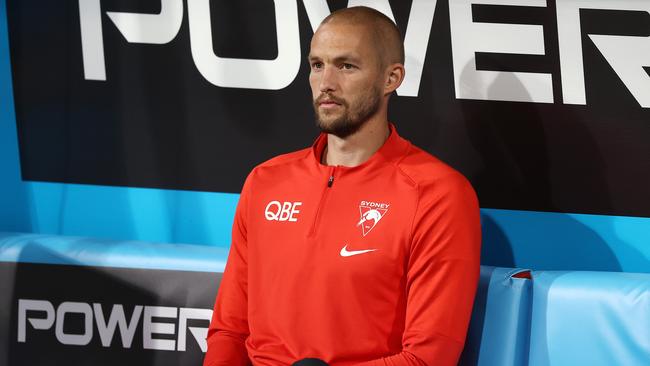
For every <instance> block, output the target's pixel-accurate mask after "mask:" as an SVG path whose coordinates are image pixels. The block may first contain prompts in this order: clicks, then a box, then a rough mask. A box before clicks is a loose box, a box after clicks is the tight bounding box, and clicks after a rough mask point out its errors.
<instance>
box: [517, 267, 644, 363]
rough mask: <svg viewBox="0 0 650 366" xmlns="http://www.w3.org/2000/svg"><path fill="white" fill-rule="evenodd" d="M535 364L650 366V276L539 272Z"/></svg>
mask: <svg viewBox="0 0 650 366" xmlns="http://www.w3.org/2000/svg"><path fill="white" fill-rule="evenodd" d="M529 365H530V366H578V365H589V366H617V365H621V366H648V365H650V274H648V273H618V272H587V271H569V272H562V271H535V272H533V306H532V313H531V339H530V362H529Z"/></svg>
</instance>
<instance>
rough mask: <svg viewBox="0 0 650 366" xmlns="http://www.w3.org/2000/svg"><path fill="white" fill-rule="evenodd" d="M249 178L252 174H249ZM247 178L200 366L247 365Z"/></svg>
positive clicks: (248, 361)
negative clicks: (204, 353) (206, 347)
mask: <svg viewBox="0 0 650 366" xmlns="http://www.w3.org/2000/svg"><path fill="white" fill-rule="evenodd" d="M251 175H252V174H251ZM250 180H251V177H250V176H249V177H248V178H247V179H246V183H244V188H243V189H242V193H241V195H240V197H239V202H238V204H237V209H236V211H235V221H234V223H233V228H232V243H231V245H230V252H229V254H228V261H227V262H226V268H225V270H224V273H223V277H222V278H221V283H220V284H219V291H218V293H217V298H216V301H215V303H214V312H213V313H212V321H211V322H210V326H209V328H208V337H207V343H208V351H207V353H206V355H205V359H204V361H203V366H245V365H250V364H251V362H250V360H249V358H248V353H247V351H246V346H245V344H244V342H245V341H246V338H247V337H248V335H249V333H250V332H249V328H248V258H247V251H248V245H247V241H246V225H247V216H248V215H247V211H248V207H247V206H248V195H249V189H250V187H249V186H250Z"/></svg>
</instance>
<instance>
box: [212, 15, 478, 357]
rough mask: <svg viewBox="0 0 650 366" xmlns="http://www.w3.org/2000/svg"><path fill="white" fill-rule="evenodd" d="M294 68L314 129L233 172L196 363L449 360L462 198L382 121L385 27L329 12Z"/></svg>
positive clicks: (464, 303) (392, 63)
mask: <svg viewBox="0 0 650 366" xmlns="http://www.w3.org/2000/svg"><path fill="white" fill-rule="evenodd" d="M309 62H310V65H311V74H310V77H309V80H310V85H311V89H312V94H313V99H314V110H315V114H316V119H317V123H318V126H319V127H320V128H321V130H322V131H323V133H322V134H321V135H320V136H319V137H318V139H317V140H316V142H315V143H314V145H313V146H312V147H311V148H309V149H305V150H301V151H298V152H295V153H291V154H286V155H282V156H279V157H276V158H274V159H272V160H270V161H268V162H265V163H263V164H261V165H260V166H258V167H256V168H255V169H254V170H253V171H252V172H251V173H250V175H249V176H248V178H247V180H246V182H245V184H244V188H243V190H242V194H241V198H240V202H239V205H238V207H237V212H236V217H235V223H234V226H233V241H232V246H231V249H230V254H229V258H228V263H227V265H226V270H225V273H224V275H223V279H222V281H221V285H220V288H219V293H218V296H217V300H216V303H215V307H214V310H215V311H214V315H213V319H212V322H211V325H210V328H209V331H208V352H207V355H206V358H205V363H204V365H206V366H214V365H228V366H238V365H250V364H251V363H252V364H253V365H255V366H257V365H260V366H262V365H263V366H276V365H292V364H294V362H296V361H299V362H298V363H296V365H298V364H304V365H306V364H329V365H332V366H351V365H358V366H371V365H376V366H379V365H394V366H401V365H404V366H406V365H413V366H415V365H420V366H421V365H436V366H441V365H455V364H456V363H457V362H458V357H459V354H460V352H461V350H462V348H463V343H464V339H465V334H466V331H467V325H468V322H469V317H470V312H471V309H472V303H473V299H474V293H475V290H476V286H477V282H478V274H479V252H480V235H481V233H480V224H479V212H478V205H477V200H476V197H475V194H474V191H473V190H472V188H471V186H470V184H469V183H468V182H467V181H466V180H465V178H464V177H463V176H461V175H460V174H459V173H457V172H456V171H454V170H453V169H451V168H450V167H448V166H447V165H445V164H444V163H442V162H440V161H439V160H437V159H436V158H434V157H432V156H431V155H429V154H427V153H425V152H423V151H422V150H420V149H418V148H416V147H414V146H413V145H411V144H410V143H409V142H408V141H406V140H404V139H402V138H401V137H400V136H399V135H398V134H397V131H396V130H395V127H394V126H393V125H392V124H390V123H389V122H388V120H387V106H388V100H389V97H390V95H391V93H393V91H395V89H397V87H399V85H400V83H401V82H402V80H403V79H404V66H403V64H404V51H403V45H402V42H401V37H400V35H399V32H398V30H397V28H396V27H395V25H394V24H393V23H392V21H391V20H390V19H389V18H387V17H386V16H384V15H383V14H381V13H380V12H377V11H375V10H372V9H370V8H365V7H354V8H348V9H344V10H340V11H337V12H334V13H332V14H331V15H330V16H328V17H327V18H326V19H325V20H324V21H323V23H321V25H320V27H319V28H318V29H317V31H316V32H315V34H314V36H313V38H312V42H311V50H310V54H309ZM423 122H424V121H423ZM312 358H313V359H320V360H321V361H315V362H320V363H310V362H312V361H313V360H312V361H309V360H307V361H305V360H303V359H312ZM300 360H303V361H300Z"/></svg>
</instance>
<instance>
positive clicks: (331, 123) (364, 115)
mask: <svg viewBox="0 0 650 366" xmlns="http://www.w3.org/2000/svg"><path fill="white" fill-rule="evenodd" d="M381 96H382V94H381V89H380V88H378V87H373V88H371V89H370V90H369V91H368V92H367V93H365V94H364V95H362V96H361V97H360V98H359V99H360V100H359V101H358V102H357V103H356V104H354V105H352V106H350V103H348V102H347V101H346V100H345V99H342V98H337V97H335V96H333V95H328V94H321V95H320V96H319V97H318V98H316V100H315V101H314V112H315V114H316V126H318V128H319V129H320V130H321V131H322V132H325V133H327V134H331V135H334V136H337V137H339V138H346V137H348V136H350V135H352V134H354V133H355V132H357V131H359V129H361V127H363V125H364V124H365V123H366V122H367V121H368V120H369V119H370V117H372V116H373V115H374V114H375V113H377V111H378V110H379V106H380V104H381ZM323 99H328V100H332V101H334V102H336V103H338V104H340V105H341V107H342V108H343V112H342V114H341V115H340V116H339V117H337V118H334V119H331V118H327V115H326V113H322V112H321V111H320V110H319V108H318V104H319V103H320V102H321V101H322V100H323Z"/></svg>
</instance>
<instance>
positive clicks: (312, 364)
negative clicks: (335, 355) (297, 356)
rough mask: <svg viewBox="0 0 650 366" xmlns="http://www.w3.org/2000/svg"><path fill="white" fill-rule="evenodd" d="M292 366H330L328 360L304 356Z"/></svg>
mask: <svg viewBox="0 0 650 366" xmlns="http://www.w3.org/2000/svg"><path fill="white" fill-rule="evenodd" d="M291 366H329V365H328V364H327V362H325V361H323V360H321V359H318V358H303V359H302V360H299V361H296V362H294V363H293V365H291Z"/></svg>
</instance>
